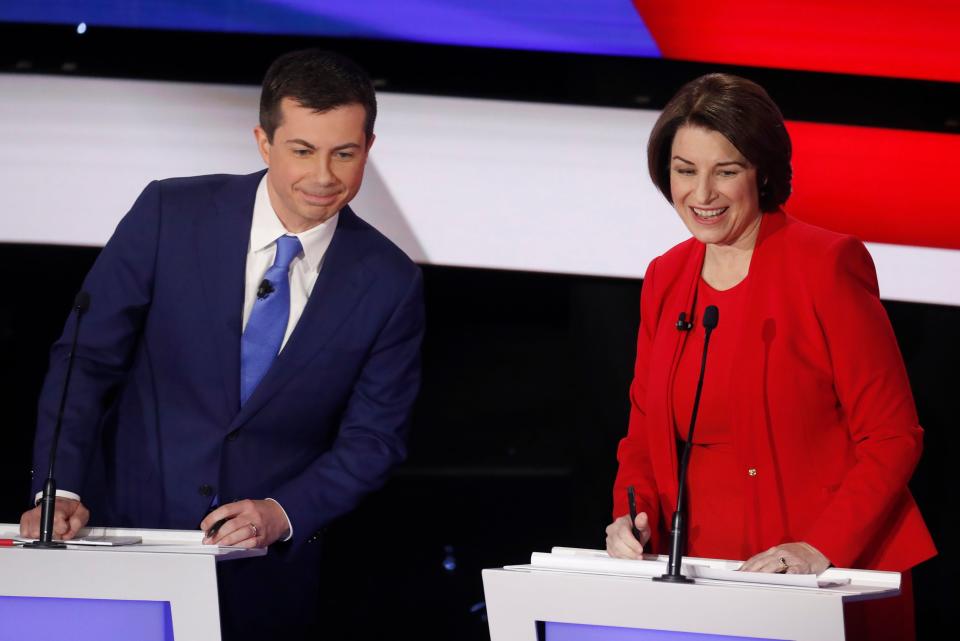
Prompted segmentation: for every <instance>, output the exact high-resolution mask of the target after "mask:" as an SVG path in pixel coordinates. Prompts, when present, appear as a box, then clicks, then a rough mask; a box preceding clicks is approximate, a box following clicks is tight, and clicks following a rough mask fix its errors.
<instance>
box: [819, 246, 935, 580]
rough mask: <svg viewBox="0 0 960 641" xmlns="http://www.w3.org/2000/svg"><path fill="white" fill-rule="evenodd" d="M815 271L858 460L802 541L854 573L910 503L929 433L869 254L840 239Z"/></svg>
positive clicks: (826, 335)
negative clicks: (903, 502) (902, 503)
mask: <svg viewBox="0 0 960 641" xmlns="http://www.w3.org/2000/svg"><path fill="white" fill-rule="evenodd" d="M811 267H812V268H813V269H814V271H815V272H819V273H818V277H817V278H815V279H814V285H813V287H814V290H813V298H814V306H815V311H816V314H817V317H818V319H819V321H820V326H821V327H820V328H821V330H822V332H823V336H824V339H825V342H826V345H827V349H828V352H829V357H830V362H831V364H832V367H833V375H834V386H835V389H836V394H837V398H838V399H839V407H838V410H837V411H839V412H842V413H843V414H844V415H845V416H844V418H845V419H846V423H847V425H849V431H850V438H851V439H852V441H853V443H854V459H855V460H854V461H853V464H852V466H850V467H849V468H848V469H847V471H846V473H845V474H843V475H842V478H840V482H839V484H838V485H837V486H836V488H835V489H834V491H833V492H832V495H831V497H830V499H829V502H828V503H827V505H826V507H825V508H824V510H823V511H822V512H821V514H820V516H819V517H818V518H817V519H816V520H815V521H814V522H812V523H810V524H809V527H808V529H807V530H806V532H805V536H804V539H803V540H805V541H806V542H808V543H809V544H810V545H813V546H814V547H816V548H817V549H818V550H820V552H822V553H823V554H824V555H825V556H826V557H827V558H828V559H830V561H831V562H832V563H833V564H834V565H837V566H840V567H852V565H853V563H854V562H855V560H856V559H857V557H858V556H859V555H860V554H861V552H862V551H863V549H864V546H865V545H867V544H868V543H869V542H870V541H871V540H872V539H873V538H874V537H875V535H876V534H877V533H878V531H879V529H880V528H884V527H893V525H894V524H891V523H885V517H886V516H887V515H888V514H889V513H890V510H891V509H892V507H893V506H895V505H897V504H898V503H899V500H900V499H902V498H903V494H904V492H905V491H906V488H907V482H908V481H909V479H910V476H911V475H912V474H913V470H914V468H915V467H916V464H917V461H918V460H919V457H920V451H921V448H922V438H923V432H922V430H921V429H920V426H919V424H918V420H917V415H916V409H915V405H914V401H913V395H912V394H911V391H910V383H909V380H908V379H907V373H906V369H905V368H904V365H903V359H902V358H901V356H900V350H899V348H898V346H897V341H896V337H895V336H894V333H893V329H892V328H891V326H890V321H889V319H888V318H887V314H886V311H885V310H884V308H883V305H881V303H880V298H879V289H878V286H877V277H876V272H875V269H874V266H873V261H872V259H871V258H870V255H869V254H868V253H867V250H866V248H865V247H864V246H863V244H862V243H860V241H858V240H856V239H854V238H851V237H843V238H840V239H838V240H837V241H836V242H835V243H834V244H833V245H832V246H831V247H830V248H829V249H828V251H827V252H826V255H825V257H824V260H820V261H815V262H814V264H813V265H811ZM811 427H814V428H815V426H811ZM815 455H817V456H829V453H826V452H824V453H817V454H815ZM838 463H839V462H838ZM838 473H840V472H839V470H838Z"/></svg>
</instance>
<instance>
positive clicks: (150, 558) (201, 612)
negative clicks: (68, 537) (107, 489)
mask: <svg viewBox="0 0 960 641" xmlns="http://www.w3.org/2000/svg"><path fill="white" fill-rule="evenodd" d="M18 533H19V525H17V524H12V523H0V539H4V538H11V537H14V536H16V535H17V534H18ZM91 536H94V537H96V536H138V537H141V539H142V543H140V544H136V545H127V546H117V547H105V546H70V547H68V549H66V550H42V549H24V548H20V547H0V639H8V638H9V639H13V638H51V639H52V638H64V639H66V638H69V639H71V640H72V641H85V640H86V639H91V640H92V639H98V640H99V641H109V640H112V639H118V640H119V639H140V640H142V641H154V640H156V641H171V640H174V639H175V640H176V641H194V640H195V641H211V640H213V641H216V640H218V639H220V607H219V604H218V601H217V576H216V563H220V562H225V561H230V560H232V559H238V558H246V557H253V556H263V555H264V554H266V550H264V549H252V550H251V549H240V548H227V547H217V546H210V545H207V546H204V545H201V540H202V536H203V535H202V533H201V532H200V531H185V530H146V529H129V528H84V529H83V530H81V531H80V532H79V534H78V537H77V538H84V537H91ZM68 543H69V542H68Z"/></svg>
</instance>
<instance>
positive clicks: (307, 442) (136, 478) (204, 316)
mask: <svg viewBox="0 0 960 641" xmlns="http://www.w3.org/2000/svg"><path fill="white" fill-rule="evenodd" d="M262 177H263V172H259V173H257V174H253V175H249V176H227V175H215V176H200V177H194V178H178V179H170V180H163V181H158V182H153V183H151V184H150V185H149V186H148V187H147V188H146V189H145V190H144V192H143V193H142V194H141V196H140V197H139V199H138V200H137V202H136V203H135V204H134V206H133V208H132V209H131V210H130V212H129V213H128V214H127V215H126V216H125V217H124V219H123V220H122V221H121V222H120V224H119V226H118V227H117V229H116V231H115V233H114V235H113V237H112V238H111V239H110V241H109V242H108V243H107V245H106V246H105V247H104V249H103V251H102V252H101V254H100V255H99V257H98V258H97V260H96V262H95V264H94V266H93V268H92V269H91V270H90V273H89V274H88V276H87V278H86V280H85V282H84V289H85V290H86V291H87V292H89V294H90V298H91V304H90V308H89V311H88V312H87V313H86V314H85V316H84V318H83V320H82V324H81V326H80V343H79V347H78V349H77V357H76V364H75V366H74V371H73V378H72V380H71V387H70V394H69V398H68V401H67V405H66V414H65V419H64V424H63V433H62V436H61V440H60V448H59V454H58V458H57V465H56V478H57V481H58V487H60V488H62V489H67V490H72V491H75V492H79V493H80V494H81V496H82V498H83V500H84V502H85V503H86V504H87V505H88V507H90V509H91V514H92V516H91V523H109V524H112V525H117V526H139V527H161V528H187V529H189V528H196V527H197V526H198V523H199V522H200V520H201V518H202V517H203V516H204V514H205V512H206V511H207V509H208V507H209V506H210V502H211V499H212V497H213V495H217V496H219V500H220V503H227V502H230V501H233V500H238V499H244V498H254V499H257V498H266V497H271V498H274V499H276V500H277V501H279V502H280V504H281V505H282V506H283V508H284V509H285V510H286V512H287V514H288V516H289V517H290V520H291V523H292V524H293V529H294V539H293V545H294V546H297V545H298V544H299V543H302V542H303V541H305V540H307V539H309V538H310V537H311V535H312V534H313V533H314V532H315V531H317V530H318V529H320V528H321V527H323V526H324V525H325V524H327V523H328V522H329V521H330V520H331V519H334V518H335V517H337V516H339V515H341V514H343V513H345V512H347V511H349V510H350V509H351V508H353V507H354V506H355V505H356V504H357V502H358V501H359V500H360V498H361V497H362V496H364V495H365V494H366V493H368V492H370V491H372V490H374V489H376V488H378V487H379V486H381V485H382V484H383V483H384V481H385V480H386V478H387V474H388V472H389V471H390V469H391V468H392V467H394V466H395V465H396V464H397V463H398V462H400V461H401V460H402V459H403V458H404V456H405V452H406V450H405V440H406V433H407V428H408V422H409V417H410V411H411V407H412V405H413V402H414V399H415V397H416V394H417V391H418V387H419V380H420V356H419V350H420V342H421V339H422V336H423V328H424V312H423V294H422V278H421V274H420V270H419V268H418V267H417V266H416V265H415V264H414V263H413V262H412V261H411V260H410V259H409V258H407V256H406V255H404V254H403V253H402V252H401V251H400V250H399V249H398V248H397V247H396V246H394V245H393V244H392V243H391V242H390V241H389V240H387V239H386V238H385V237H384V236H382V235H381V234H380V233H379V232H377V231H376V230H375V229H373V228H372V227H370V226H369V225H368V224H366V223H365V222H363V221H361V220H360V219H359V218H357V216H356V215H355V214H354V213H353V212H352V211H350V209H349V208H344V209H343V210H342V211H341V212H340V217H339V222H338V225H337V229H336V232H335V234H334V236H333V240H332V242H331V243H330V246H329V249H328V250H327V253H326V256H325V259H324V263H323V268H322V269H321V271H320V274H319V276H318V278H317V281H316V285H315V286H314V288H313V292H312V294H311V296H310V299H309V301H308V303H307V306H306V308H305V309H304V311H303V315H302V316H301V318H300V320H299V322H298V323H297V326H296V329H295V330H294V332H293V334H292V335H291V336H290V339H289V340H288V342H287V344H286V346H285V347H284V349H283V351H282V352H281V353H280V355H279V356H278V357H277V359H276V361H275V362H274V364H273V365H272V367H271V368H270V370H269V371H268V372H267V374H266V376H265V377H264V378H263V380H262V382H261V383H260V385H259V387H258V388H257V389H256V390H255V392H254V393H253V395H252V396H251V397H250V399H249V400H248V401H247V403H246V404H245V405H244V406H243V407H242V408H241V406H240V400H239V394H240V334H241V323H242V320H241V315H242V308H243V294H244V281H245V265H246V255H247V248H248V244H249V237H250V225H251V220H252V215H253V203H254V196H255V193H256V190H257V186H258V184H259V182H260V179H261V178H262ZM73 323H74V318H73V317H72V316H71V318H70V319H69V320H68V321H67V326H66V328H65V330H64V333H63V336H62V337H61V338H60V339H59V340H58V341H57V342H56V343H55V345H54V346H53V348H52V353H51V360H50V370H49V373H48V375H47V378H46V381H45V383H44V386H43V390H42V393H41V398H40V407H39V409H40V411H39V422H38V429H37V436H36V441H35V447H34V470H36V471H37V473H36V474H35V479H34V491H39V489H40V485H41V484H42V481H43V476H44V474H43V472H44V471H45V470H46V469H47V454H48V451H49V443H50V439H51V438H52V432H53V423H54V420H55V415H56V410H57V405H58V403H59V396H60V390H61V387H62V384H63V379H64V376H65V372H66V362H67V356H68V352H69V340H70V337H71V336H72V332H73Z"/></svg>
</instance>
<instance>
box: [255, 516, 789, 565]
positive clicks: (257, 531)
mask: <svg viewBox="0 0 960 641" xmlns="http://www.w3.org/2000/svg"><path fill="white" fill-rule="evenodd" d="M247 525H249V526H250V529H251V530H253V538H257V537H258V536H260V530H258V529H257V526H256V525H254V524H253V523H248V524H247ZM782 560H783V559H781V561H782Z"/></svg>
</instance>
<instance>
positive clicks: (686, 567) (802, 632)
mask: <svg viewBox="0 0 960 641" xmlns="http://www.w3.org/2000/svg"><path fill="white" fill-rule="evenodd" d="M666 564H667V557H666V556H665V555H661V556H655V555H648V556H645V557H644V559H643V560H636V561H633V560H625V559H611V558H610V557H609V556H608V555H607V554H606V552H602V551H599V550H581V549H574V548H554V549H553V552H552V553H550V554H539V553H534V554H533V557H532V559H531V563H530V564H529V565H517V566H507V567H504V568H499V569H487V570H484V571H483V588H484V594H485V597H486V604H487V618H488V622H489V627H490V639H491V641H570V640H573V639H577V640H578V641H721V640H723V641H735V640H740V639H750V640H758V639H762V640H777V641H784V640H789V641H843V639H844V621H843V605H844V603H847V602H851V601H857V600H867V599H879V598H885V597H892V596H896V595H898V594H899V593H900V574H899V573H897V572H875V571H870V570H849V569H841V568H830V569H829V570H827V571H826V572H824V573H823V574H821V575H819V576H818V577H815V576H813V575H806V576H803V575H756V574H753V573H737V572H735V571H734V570H735V568H736V567H738V566H739V564H740V562H739V561H725V560H719V559H702V558H695V557H689V558H685V559H684V563H683V573H684V574H685V575H686V576H688V577H692V578H694V581H695V582H694V583H693V584H676V583H661V582H655V581H653V580H652V577H654V576H659V575H660V574H662V573H663V572H664V571H665V570H666ZM745 579H746V580H745ZM752 580H755V581H757V582H752ZM760 581H764V582H763V583H761V582H760ZM766 581H769V582H766ZM791 582H793V583H795V584H794V585H791V584H790V583H791ZM802 582H806V583H807V585H806V586H803V585H799V584H800V583H802ZM818 583H819V584H818Z"/></svg>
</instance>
